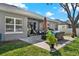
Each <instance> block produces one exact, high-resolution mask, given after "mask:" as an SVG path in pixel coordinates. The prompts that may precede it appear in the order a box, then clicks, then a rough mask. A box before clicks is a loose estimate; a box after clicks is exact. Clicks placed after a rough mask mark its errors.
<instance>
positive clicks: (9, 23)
mask: <svg viewBox="0 0 79 59" xmlns="http://www.w3.org/2000/svg"><path fill="white" fill-rule="evenodd" d="M6 32H22V20H21V19H18V18H11V17H6Z"/></svg>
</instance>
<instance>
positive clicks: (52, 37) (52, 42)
mask: <svg viewBox="0 0 79 59" xmlns="http://www.w3.org/2000/svg"><path fill="white" fill-rule="evenodd" d="M46 39H47V40H48V43H49V45H50V48H51V49H53V48H54V45H55V43H56V42H57V39H56V38H55V35H54V34H53V33H52V31H51V30H47V33H46Z"/></svg>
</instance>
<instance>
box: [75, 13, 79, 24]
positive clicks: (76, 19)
mask: <svg viewBox="0 0 79 59" xmlns="http://www.w3.org/2000/svg"><path fill="white" fill-rule="evenodd" d="M78 20H79V12H78V14H77V16H76V18H75V22H74V23H75V24H76V23H77V22H78Z"/></svg>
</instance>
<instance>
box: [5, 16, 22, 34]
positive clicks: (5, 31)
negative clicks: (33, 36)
mask: <svg viewBox="0 0 79 59" xmlns="http://www.w3.org/2000/svg"><path fill="white" fill-rule="evenodd" d="M6 18H11V19H14V24H7V23H6ZM17 19H18V20H21V21H22V19H21V18H16V17H9V16H5V34H15V33H23V27H22V31H18V32H17V31H16V25H20V26H22V25H23V22H22V24H16V20H17ZM6 25H13V26H14V31H13V32H6Z"/></svg>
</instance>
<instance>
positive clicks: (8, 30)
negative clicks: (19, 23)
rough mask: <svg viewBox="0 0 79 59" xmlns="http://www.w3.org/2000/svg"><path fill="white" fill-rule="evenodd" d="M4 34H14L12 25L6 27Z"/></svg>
mask: <svg viewBox="0 0 79 59" xmlns="http://www.w3.org/2000/svg"><path fill="white" fill-rule="evenodd" d="M6 32H14V25H6Z"/></svg>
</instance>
